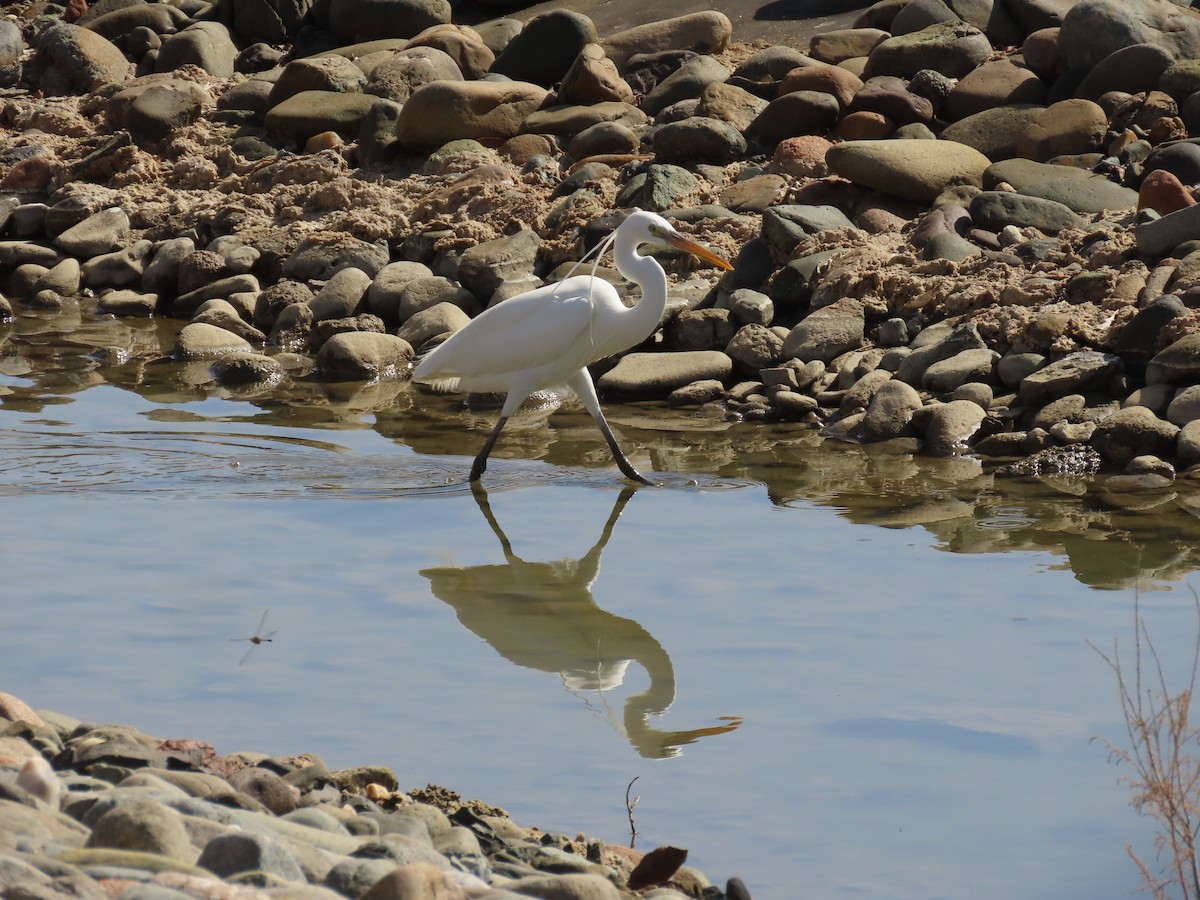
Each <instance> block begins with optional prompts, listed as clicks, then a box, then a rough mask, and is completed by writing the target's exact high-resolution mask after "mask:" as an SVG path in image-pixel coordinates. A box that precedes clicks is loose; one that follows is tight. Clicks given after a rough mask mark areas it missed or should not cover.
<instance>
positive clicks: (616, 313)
mask: <svg viewBox="0 0 1200 900" xmlns="http://www.w3.org/2000/svg"><path fill="white" fill-rule="evenodd" d="M608 243H611V244H612V246H613V257H614V259H615V260H616V264H617V271H618V272H620V273H621V275H622V276H623V277H625V278H627V279H629V280H630V281H632V282H633V283H634V284H636V285H638V287H640V288H641V291H642V296H641V299H640V300H639V301H638V302H637V303H636V304H634V305H633V306H632V307H626V306H625V304H624V303H622V302H621V299H620V297H619V296H618V294H617V291H616V288H614V287H613V286H612V285H611V284H609V283H608V282H606V281H604V280H602V279H600V278H597V277H595V275H594V274H593V275H573V276H569V277H567V278H564V279H563V280H562V281H560V282H558V283H557V284H548V285H545V286H544V287H540V288H537V289H536V290H532V291H528V292H526V293H524V294H519V295H517V296H516V297H511V298H509V299H508V300H505V301H503V302H501V303H499V304H497V305H496V306H493V307H491V308H490V309H488V310H486V311H484V312H483V313H481V314H480V315H478V316H476V317H475V318H474V319H472V320H471V321H470V322H469V323H468V324H467V325H466V326H465V327H464V328H462V329H460V330H459V331H457V332H455V333H454V334H453V335H451V336H450V337H449V338H448V339H447V340H446V341H445V342H444V343H442V344H441V345H439V346H438V347H435V348H434V349H433V351H432V352H430V353H429V355H428V356H426V357H425V358H424V359H422V360H421V362H420V363H419V364H418V365H417V367H416V368H415V369H414V370H413V380H414V381H419V382H423V383H425V384H430V385H433V386H435V387H438V388H441V389H444V390H462V391H468V392H479V393H504V394H506V395H507V396H506V397H505V399H504V405H503V407H501V409H500V418H499V419H498V420H497V422H496V426H495V428H493V429H492V432H491V434H490V435H488V438H487V440H486V441H485V442H484V444H483V449H482V450H480V451H479V455H478V456H476V457H475V462H474V464H473V465H472V466H471V478H470V480H471V481H478V480H479V477H480V476H481V475H482V474H483V472H484V470H485V469H486V468H487V460H488V454H489V453H491V451H492V447H494V446H495V444H496V439H497V438H498V437H499V436H500V431H501V429H503V428H504V423H505V422H507V421H508V418H509V416H511V415H512V414H513V413H514V412H516V411H517V409H519V408H520V406H521V404H522V403H524V402H525V398H526V397H528V396H529V395H530V394H531V393H533V392H534V391H541V390H546V389H548V388H556V387H560V386H563V385H566V386H567V387H569V388H570V389H571V390H573V391H574V392H575V393H576V394H577V395H578V396H579V399H580V400H582V401H583V405H584V407H586V409H587V411H588V412H589V413H591V415H592V418H594V419H595V420H596V424H597V425H599V426H600V432H601V433H602V434H603V435H604V439H605V440H606V441H607V442H608V446H609V448H610V449H611V450H612V454H613V458H614V459H615V460H616V462H617V466H618V468H620V470H621V471H622V472H623V473H624V474H625V475H626V476H627V477H628V478H631V479H633V480H634V481H640V482H642V483H644V484H649V483H650V482H649V481H648V480H647V479H646V478H643V477H642V476H641V475H640V474H638V471H637V470H636V469H635V468H634V467H633V466H632V464H630V462H629V460H628V459H626V458H625V454H624V453H622V452H621V448H620V447H619V446H617V439H616V438H615V437H614V436H613V433H612V429H611V428H609V426H608V422H606V421H605V419H604V413H603V412H602V411H601V410H600V401H599V399H598V398H597V397H596V388H595V386H594V385H593V384H592V376H591V375H590V374H589V372H588V369H587V367H588V365H589V364H590V363H594V362H596V361H597V360H600V359H604V358H605V357H608V356H612V355H613V354H614V353H618V352H620V351H621V350H625V349H626V348H628V347H632V346H634V345H635V344H638V343H640V342H641V341H643V340H645V339H646V338H647V337H649V336H650V335H651V334H653V333H654V330H655V329H656V328H657V327H658V325H659V322H660V321H661V320H662V315H663V311H664V310H665V309H666V306H667V276H666V273H665V272H664V271H663V269H662V266H660V265H659V264H658V262H657V260H655V259H654V258H653V257H649V256H642V255H641V254H640V253H638V252H637V251H638V247H640V246H642V245H643V244H656V245H659V246H663V247H671V248H674V249H676V250H684V251H686V252H688V253H691V254H692V255H694V256H698V257H699V258H700V259H703V260H705V261H707V262H710V263H712V264H713V265H715V266H718V267H720V268H722V269H732V268H733V266H732V265H730V263H729V262H728V261H727V260H725V259H722V258H721V257H720V256H718V255H717V254H715V253H713V252H712V251H711V250H709V249H708V248H707V247H704V246H701V245H700V244H698V243H696V242H695V241H693V240H690V239H688V238H686V237H684V236H683V235H682V234H680V233H679V232H678V231H676V230H675V229H674V228H673V227H671V224H670V223H669V222H668V221H667V220H666V219H664V218H663V217H662V216H659V215H655V214H654V213H652V212H645V211H643V210H636V211H635V212H633V213H632V214H631V215H630V216H629V217H628V218H626V219H625V221H624V222H622V223H621V225H620V226H619V227H618V228H617V229H616V231H614V232H613V234H612V235H611V236H610V237H609V238H608V240H607V241H606V242H605V245H602V246H601V249H600V253H601V254H603V252H604V247H605V246H606V245H607V244H608Z"/></svg>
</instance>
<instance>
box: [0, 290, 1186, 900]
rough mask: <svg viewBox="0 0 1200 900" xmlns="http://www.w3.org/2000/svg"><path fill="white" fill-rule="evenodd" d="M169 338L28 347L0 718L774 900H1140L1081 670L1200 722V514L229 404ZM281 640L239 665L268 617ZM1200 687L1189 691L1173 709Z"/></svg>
mask: <svg viewBox="0 0 1200 900" xmlns="http://www.w3.org/2000/svg"><path fill="white" fill-rule="evenodd" d="M171 340H172V326H171V325H169V324H165V323H157V322H155V323H151V322H145V323H133V324H129V323H113V322H104V321H97V320H94V319H93V318H92V317H90V316H89V315H88V314H87V313H86V312H85V313H84V314H83V315H73V314H72V312H71V311H68V312H67V313H66V314H64V315H54V316H42V317H38V318H32V317H26V318H22V319H19V320H18V321H17V323H15V325H13V326H9V327H7V328H5V329H4V330H3V331H0V497H2V501H0V502H2V503H3V508H4V511H5V514H4V515H3V516H0V548H2V549H0V558H2V559H3V561H4V577H3V583H2V585H0V591H2V592H3V599H2V605H0V658H2V659H3V660H4V670H3V671H4V681H3V683H2V684H0V689H4V690H8V691H10V692H12V693H15V694H17V695H18V696H21V697H22V698H24V699H25V700H27V701H29V702H30V703H31V704H33V705H34V706H36V707H40V708H49V709H55V710H58V711H61V712H65V713H68V714H71V715H75V716H78V717H80V718H85V719H89V720H106V721H116V722H123V723H129V724H133V725H135V726H137V727H139V728H141V729H142V730H145V731H148V732H150V733H154V734H157V735H159V736H162V737H181V736H193V737H200V738H204V739H209V740H212V741H214V742H215V743H216V744H217V748H218V750H219V751H221V752H232V751H234V750H241V749H247V750H251V749H252V750H261V751H265V752H268V753H277V754H284V753H293V752H300V751H309V752H315V753H318V754H320V755H321V756H322V757H324V758H325V760H326V761H327V762H328V763H329V764H330V765H332V766H334V767H341V766H350V765H359V764H365V763H381V764H386V765H389V766H391V767H392V768H394V769H395V771H396V773H397V775H398V777H399V779H400V782H401V786H402V787H416V786H419V785H423V784H425V783H426V782H436V783H440V784H443V785H446V786H448V787H452V788H454V789H456V790H458V791H460V792H462V793H463V794H465V795H467V796H472V797H478V798H480V799H484V800H487V801H488V802H492V803H495V804H498V805H500V806H503V807H504V808H506V809H507V810H508V811H509V812H510V813H511V814H512V815H513V816H514V818H516V819H517V820H518V821H520V822H522V823H524V824H536V825H539V826H540V827H542V828H544V829H547V830H560V831H565V832H568V833H569V834H572V835H573V834H574V833H575V832H577V831H585V832H587V833H588V834H590V835H592V836H594V837H602V838H604V839H606V840H608V841H610V842H614V843H616V842H623V841H627V840H628V838H629V827H628V822H627V819H626V810H625V802H624V795H625V790H626V786H627V785H628V783H629V782H630V780H631V779H633V778H634V777H637V778H638V781H637V782H636V784H635V785H634V789H633V790H634V793H635V794H637V795H640V797H641V800H640V802H639V804H638V805H637V807H636V810H635V821H636V826H637V845H638V846H639V847H641V848H645V849H649V848H650V847H653V846H655V845H657V844H661V843H672V844H675V845H677V846H683V847H687V848H688V849H689V850H690V852H691V856H690V858H689V862H691V863H693V864H695V865H697V866H698V867H700V868H701V869H702V870H703V871H705V872H706V873H707V874H708V875H710V876H711V877H713V878H714V879H716V880H718V881H721V882H723V881H724V879H725V878H727V877H729V876H732V875H738V876H740V877H742V878H743V879H744V880H745V881H746V883H747V885H748V886H749V887H750V889H751V891H752V893H753V895H754V897H755V898H756V900H766V898H790V897H797V896H806V897H839V896H854V897H880V898H932V897H962V896H967V895H970V896H974V897H982V898H993V897H994V898H1006V897H1015V896H1021V897H1027V898H1076V897H1078V898H1107V897H1112V898H1116V897H1121V896H1124V895H1125V894H1126V893H1128V892H1129V891H1130V890H1133V889H1135V888H1137V887H1138V878H1137V874H1136V870H1135V869H1134V867H1133V865H1132V863H1130V862H1129V860H1128V859H1127V857H1126V856H1125V852H1124V844H1125V843H1126V842H1127V841H1131V842H1133V843H1134V844H1135V846H1137V847H1139V848H1143V851H1144V852H1150V851H1149V850H1147V849H1146V848H1148V847H1149V845H1150V839H1151V835H1152V832H1151V830H1150V826H1149V824H1148V823H1147V822H1146V821H1145V820H1141V819H1139V818H1137V816H1136V815H1135V814H1134V813H1133V812H1132V811H1131V810H1130V809H1129V808H1128V798H1129V792H1128V789H1127V788H1126V787H1125V786H1123V785H1121V784H1119V783H1118V778H1119V777H1120V775H1121V774H1122V771H1121V770H1120V769H1117V768H1115V767H1114V766H1112V765H1111V764H1110V763H1109V762H1108V759H1107V754H1106V751H1105V748H1104V747H1103V745H1102V744H1100V743H1098V742H1095V741H1093V738H1094V737H1096V736H1102V737H1109V738H1112V739H1114V740H1119V739H1122V738H1123V736H1124V723H1123V720H1122V718H1121V715H1120V707H1119V703H1118V697H1117V693H1116V686H1115V683H1114V679H1113V677H1112V674H1111V672H1110V671H1109V670H1108V668H1107V667H1106V666H1105V664H1104V662H1103V660H1102V659H1101V658H1100V657H1099V655H1098V654H1097V652H1096V651H1095V650H1094V649H1092V648H1091V647H1090V646H1089V642H1090V643H1092V644H1094V645H1096V646H1098V647H1100V648H1102V649H1104V650H1106V651H1109V650H1111V648H1112V647H1113V644H1114V641H1118V642H1120V643H1121V646H1122V647H1124V648H1126V649H1127V650H1129V651H1130V653H1131V651H1132V631H1133V604H1134V598H1135V593H1137V592H1140V602H1141V609H1142V612H1143V614H1144V616H1145V617H1146V620H1147V625H1148V627H1149V629H1150V631H1151V633H1152V635H1153V636H1154V638H1155V639H1156V642H1157V646H1158V649H1159V652H1160V654H1161V656H1162V658H1163V661H1164V664H1165V665H1166V667H1167V671H1168V678H1170V679H1173V680H1174V681H1175V683H1176V684H1177V685H1178V687H1179V688H1180V689H1181V688H1182V687H1183V683H1182V681H1181V680H1180V679H1182V678H1183V677H1184V676H1185V674H1186V667H1187V664H1188V663H1189V662H1190V652H1191V644H1192V641H1193V640H1194V638H1195V631H1196V611H1195V608H1194V605H1193V599H1192V594H1191V593H1190V590H1189V584H1190V583H1191V582H1192V581H1193V580H1194V579H1193V576H1192V571H1193V569H1194V568H1195V567H1196V562H1197V553H1196V551H1195V549H1194V548H1195V547H1196V544H1197V537H1198V535H1197V532H1198V531H1200V522H1197V519H1196V516H1195V514H1194V511H1195V510H1197V509H1200V502H1197V497H1198V496H1200V495H1198V493H1197V490H1196V489H1194V488H1191V487H1190V486H1189V485H1188V484H1187V483H1186V482H1183V481H1181V482H1180V483H1179V484H1178V485H1177V486H1176V487H1175V488H1174V489H1172V490H1171V491H1168V492H1164V493H1162V494H1152V495H1148V494H1145V493H1142V494H1135V495H1129V494H1120V493H1115V492H1107V491H1105V490H1104V489H1103V486H1101V485H1091V486H1087V485H1083V484H1080V483H1074V482H1061V483H1052V482H1050V483H1038V482H1005V481H998V480H996V479H994V478H993V477H992V476H991V475H989V474H986V473H985V472H984V471H983V470H982V469H981V468H980V467H979V466H978V465H977V464H976V463H975V462H973V461H971V460H928V459H918V460H913V459H911V458H908V457H906V456H902V455H893V454H888V453H886V452H883V453H881V452H873V451H864V450H863V449H861V448H857V447H847V446H843V445H838V444H833V443H829V442H824V443H823V442H822V441H821V440H820V438H819V437H818V436H817V435H816V434H814V433H813V432H811V431H809V430H807V429H804V428H798V427H795V426H789V427H784V426H763V425H750V424H734V425H730V424H728V423H725V422H723V421H722V420H721V419H720V418H719V417H717V416H710V415H705V414H701V415H695V414H693V413H690V412H689V413H680V412H674V411H667V410H665V408H663V407H661V406H658V405H645V406H620V407H612V408H611V415H610V418H611V420H612V421H613V423H614V425H615V426H616V427H617V428H618V430H619V431H620V432H621V436H622V439H623V442H624V444H625V445H626V448H627V449H628V450H629V451H630V455H631V458H632V459H633V461H634V463H635V465H638V466H639V467H640V468H643V470H650V469H652V470H654V471H656V472H657V476H658V478H659V479H660V480H661V481H662V485H661V486H659V487H652V488H639V489H637V490H633V489H631V488H629V487H627V486H626V484H625V483H624V482H623V481H621V480H620V479H619V477H618V475H617V473H616V471H615V469H614V468H613V466H612V465H611V461H610V459H609V457H608V454H607V449H606V448H605V446H604V444H603V441H602V440H601V438H600V436H599V434H598V432H596V430H595V429H594V427H592V426H591V424H590V422H589V420H588V419H587V417H586V415H584V414H582V413H581V412H579V411H578V410H577V409H576V408H575V407H573V406H569V407H564V408H562V409H560V410H558V411H554V412H551V411H549V410H541V411H537V410H534V411H532V412H530V413H528V414H526V415H525V416H524V418H523V420H522V421H521V422H515V423H514V425H516V426H517V427H513V429H512V431H511V432H506V435H505V438H504V440H503V441H502V446H501V448H500V449H499V451H498V453H497V455H496V457H495V458H494V461H493V463H492V467H491V470H490V471H489V473H488V475H487V476H486V479H485V483H486V486H487V492H486V493H472V491H470V490H469V489H468V488H467V487H466V485H465V484H464V478H465V474H466V471H467V468H468V466H469V461H470V456H471V455H472V454H473V453H474V452H475V450H476V448H477V445H478V442H479V441H480V440H481V439H482V437H483V433H484V432H483V431H482V430H481V429H485V428H487V427H489V426H490V423H491V416H492V413H491V412H490V411H487V410H480V411H474V412H467V411H464V410H463V408H462V406H461V403H460V402H459V400H458V399H456V398H446V397H434V396H429V395H425V394H422V393H419V392H417V391H415V390H413V389H411V388H410V387H409V386H408V385H405V384H378V385H368V386H347V385H321V384H320V383H319V382H317V381H315V380H313V379H311V377H308V376H307V375H305V373H304V372H303V371H296V372H294V373H293V375H294V377H292V378H291V379H289V381H288V382H286V383H285V384H284V385H282V386H280V387H278V388H276V389H274V390H272V391H261V392H256V391H254V390H252V389H246V390H243V391H241V392H233V393H231V392H230V391H226V390H221V389H218V388H216V387H215V386H214V385H212V384H211V383H209V382H208V376H207V373H206V370H205V367H204V366H202V365H199V366H198V365H195V364H193V365H191V366H180V365H178V364H175V363H173V362H171V361H170V360H167V359H165V358H164V348H166V349H168V350H169V347H170V346H171ZM267 609H269V610H270V623H269V626H268V628H270V629H277V630H278V634H276V635H275V638H274V640H273V641H272V642H271V643H269V644H263V645H262V646H260V647H258V648H257V649H256V650H255V652H254V653H253V654H251V655H250V657H249V658H248V659H247V660H246V661H245V664H244V665H239V661H240V660H241V659H242V657H243V655H244V654H245V651H246V649H248V645H246V644H244V643H233V642H231V639H233V638H244V637H247V636H249V635H250V634H252V633H253V632H254V628H255V626H256V625H257V624H258V622H259V619H260V617H261V616H262V613H263V612H264V610H267ZM1176 676H1178V677H1176Z"/></svg>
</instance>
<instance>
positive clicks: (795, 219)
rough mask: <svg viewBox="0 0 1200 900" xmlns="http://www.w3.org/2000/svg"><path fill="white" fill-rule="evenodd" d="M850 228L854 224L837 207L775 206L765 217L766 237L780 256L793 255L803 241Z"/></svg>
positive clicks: (763, 221) (763, 235)
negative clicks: (827, 232) (825, 232)
mask: <svg viewBox="0 0 1200 900" xmlns="http://www.w3.org/2000/svg"><path fill="white" fill-rule="evenodd" d="M840 229H850V230H851V231H857V230H858V229H857V228H856V227H855V225H854V223H853V222H851V221H850V220H849V219H848V218H846V215H845V213H843V212H842V211H841V210H840V209H838V208H837V207H835V206H809V205H800V204H788V205H782V206H771V207H769V208H768V209H767V210H766V211H765V212H764V213H763V218H762V237H763V240H765V241H766V242H767V243H768V244H769V245H770V246H771V247H772V248H773V249H774V250H775V251H776V252H777V253H779V254H781V255H787V254H789V253H790V252H791V251H792V250H793V249H794V248H795V247H796V245H798V244H799V243H800V242H801V241H804V240H806V239H807V238H809V237H811V236H813V235H814V234H818V233H820V232H822V231H830V230H840Z"/></svg>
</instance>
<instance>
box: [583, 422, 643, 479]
mask: <svg viewBox="0 0 1200 900" xmlns="http://www.w3.org/2000/svg"><path fill="white" fill-rule="evenodd" d="M595 418H596V424H597V425H599V426H600V433H601V434H602V435H604V439H605V440H606V441H608V449H609V450H611V451H612V455H613V459H614V460H616V462H617V468H618V469H620V470H621V471H622V472H624V473H625V477H626V478H629V479H632V480H633V481H640V482H641V483H642V484H654V482H653V481H651V480H650V479H649V478H646V477H645V476H644V475H642V474H641V473H640V472H639V471H638V470H637V469H635V468H634V467H633V463H631V462H630V461H629V460H628V458H626V456H625V454H624V453H622V452H621V448H620V447H619V446H617V439H616V437H615V436H614V435H613V433H612V429H611V428H609V427H608V422H607V421H605V419H604V413H602V412H600V411H599V409H598V408H597V411H596V414H595Z"/></svg>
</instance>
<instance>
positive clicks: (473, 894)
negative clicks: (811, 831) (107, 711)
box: [0, 693, 749, 900]
mask: <svg viewBox="0 0 1200 900" xmlns="http://www.w3.org/2000/svg"><path fill="white" fill-rule="evenodd" d="M0 725H2V726H3V728H2V736H0V896H2V897H5V898H31V897H36V898H40V900H50V898H58V897H63V898H66V897H72V898H76V900H112V898H119V900H183V898H185V897H191V898H204V900H268V898H277V900H282V898H295V900H339V898H345V897H352V898H359V897H362V898H368V900H434V898H437V900H456V898H462V900H467V898H479V900H484V898H486V900H507V898H511V900H518V898H528V897H540V898H543V900H606V898H611V900H616V898H619V897H633V896H639V897H646V898H655V900H672V898H677V900H678V898H685V897H702V898H710V900H719V898H724V897H730V898H734V900H738V898H746V897H748V896H749V894H748V893H747V892H746V890H745V888H744V887H743V886H742V884H741V882H740V881H738V880H737V879H732V880H731V881H730V882H729V883H728V884H727V885H726V888H725V890H721V889H719V888H717V887H714V886H712V885H711V884H709V882H708V880H707V879H706V878H705V877H704V875H702V874H701V873H700V872H698V871H697V870H695V869H693V868H690V867H688V866H681V863H682V862H683V861H684V859H685V858H686V855H687V854H686V851H682V850H677V849H675V848H671V847H664V848H657V849H654V850H652V851H650V852H649V853H645V854H643V852H642V851H640V850H631V849H628V848H626V847H624V846H617V845H610V844H606V843H605V842H604V841H602V840H597V839H593V838H588V837H586V836H584V835H576V836H574V837H568V836H566V835H561V834H551V833H544V832H542V831H540V830H538V829H537V828H528V827H523V826H520V825H517V824H516V823H515V822H513V821H512V820H511V819H510V818H508V815H507V814H506V813H505V812H504V811H503V810H502V809H499V808H497V807H493V806H489V805H488V804H486V803H483V802H480V801H477V800H464V799H463V798H461V797H460V796H459V795H458V794H456V793H455V792H453V791H451V790H448V789H446V788H443V787H438V786H435V785H427V786H426V787H423V788H418V789H414V790H409V791H400V790H398V789H397V782H396V776H395V774H394V773H393V772H392V771H391V770H390V769H388V768H387V767H386V766H372V765H365V766H361V767H358V768H353V769H341V770H336V771H330V769H329V768H328V767H327V766H326V765H325V764H324V763H323V762H322V761H321V760H320V758H318V757H316V756H313V755H311V754H301V755H298V756H289V757H270V756H267V755H265V754H262V753H254V752H236V753H228V754H224V755H218V754H217V752H216V750H215V749H214V748H213V747H212V746H211V745H210V744H206V743H204V742H203V741H200V740H193V739H190V738H189V739H171V740H162V739H160V738H157V737H151V736H150V735H146V734H142V733H141V732H139V731H137V730H136V729H134V728H131V727H127V726H123V725H100V724H92V723H85V722H80V721H78V720H76V719H72V718H70V717H69V716H64V715H60V714H56V713H50V712H44V711H39V712H35V711H34V710H32V709H30V708H29V707H28V706H27V705H26V704H25V703H23V702H22V701H21V700H19V699H17V698H16V697H13V696H12V695H10V694H4V693H0Z"/></svg>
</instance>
